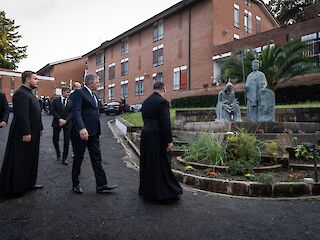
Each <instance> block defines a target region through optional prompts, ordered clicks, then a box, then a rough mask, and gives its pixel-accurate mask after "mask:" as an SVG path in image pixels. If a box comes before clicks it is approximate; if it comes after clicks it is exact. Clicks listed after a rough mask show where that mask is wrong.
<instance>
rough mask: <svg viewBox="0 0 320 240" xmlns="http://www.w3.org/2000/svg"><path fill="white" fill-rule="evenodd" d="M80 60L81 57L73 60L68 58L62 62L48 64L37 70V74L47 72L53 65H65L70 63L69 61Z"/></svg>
mask: <svg viewBox="0 0 320 240" xmlns="http://www.w3.org/2000/svg"><path fill="white" fill-rule="evenodd" d="M81 58H82V56H78V57H73V58H68V59H64V60H60V61H56V62H52V63H48V64H47V65H45V66H44V67H42V68H41V69H40V70H38V71H37V74H40V73H41V72H44V71H46V70H48V69H49V68H50V67H52V66H54V65H58V64H61V63H66V62H71V61H74V60H79V59H81Z"/></svg>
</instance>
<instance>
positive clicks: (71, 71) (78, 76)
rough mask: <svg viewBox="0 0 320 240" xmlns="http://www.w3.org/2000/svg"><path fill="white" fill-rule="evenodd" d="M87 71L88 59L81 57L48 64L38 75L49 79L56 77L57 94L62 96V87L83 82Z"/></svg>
mask: <svg viewBox="0 0 320 240" xmlns="http://www.w3.org/2000/svg"><path fill="white" fill-rule="evenodd" d="M85 69H86V59H84V58H82V57H81V56H80V57H75V58H70V59H65V60H62V61H57V62H53V63H48V64H47V65H45V66H44V67H42V68H41V69H40V70H38V71H37V74H39V75H42V76H47V77H54V79H55V82H54V89H55V93H56V94H60V91H61V85H69V86H70V87H72V85H73V82H75V81H78V82H82V81H83V76H84V73H85Z"/></svg>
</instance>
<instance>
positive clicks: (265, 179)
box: [256, 173, 276, 185]
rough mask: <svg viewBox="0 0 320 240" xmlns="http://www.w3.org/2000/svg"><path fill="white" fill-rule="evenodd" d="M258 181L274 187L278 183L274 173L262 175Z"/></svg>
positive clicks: (257, 178)
mask: <svg viewBox="0 0 320 240" xmlns="http://www.w3.org/2000/svg"><path fill="white" fill-rule="evenodd" d="M256 181H258V182H262V183H265V184H269V185H272V184H274V183H275V182H276V177H275V176H274V174H273V173H261V174H260V175H258V176H257V177H256Z"/></svg>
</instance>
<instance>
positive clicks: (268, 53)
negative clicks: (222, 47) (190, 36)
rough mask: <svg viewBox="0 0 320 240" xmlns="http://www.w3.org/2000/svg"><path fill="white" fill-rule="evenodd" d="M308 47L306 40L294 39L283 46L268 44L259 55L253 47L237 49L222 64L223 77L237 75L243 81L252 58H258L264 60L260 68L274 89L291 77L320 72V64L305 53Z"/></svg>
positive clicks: (225, 78) (248, 70)
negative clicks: (317, 64)
mask: <svg viewBox="0 0 320 240" xmlns="http://www.w3.org/2000/svg"><path fill="white" fill-rule="evenodd" d="M307 48H308V45H307V44H306V43H304V42H299V41H291V42H289V43H287V44H286V45H284V46H279V45H274V44H269V45H268V46H267V47H266V48H264V49H263V50H262V51H261V54H260V55H257V54H256V53H255V50H252V49H250V48H245V49H239V50H236V51H235V52H234V53H232V55H231V57H230V59H229V60H226V61H225V62H224V63H223V65H222V76H221V78H222V80H227V79H229V78H236V79H238V82H242V81H243V78H247V76H248V74H249V73H250V72H251V71H252V70H251V62H252V60H254V59H258V60H260V62H261V67H260V71H262V72H263V73H264V74H265V75H266V78H267V81H268V87H269V88H270V89H272V90H275V89H277V88H278V86H279V84H282V83H284V82H286V81H288V80H289V79H290V78H292V77H295V76H299V75H303V74H306V73H310V72H317V71H319V66H315V61H316V58H312V57H307V56H305V55H304V51H305V50H306V49H307ZM242 59H243V60H242ZM242 63H243V64H242ZM243 69H244V71H243ZM243 73H244V74H243ZM243 75H244V76H243Z"/></svg>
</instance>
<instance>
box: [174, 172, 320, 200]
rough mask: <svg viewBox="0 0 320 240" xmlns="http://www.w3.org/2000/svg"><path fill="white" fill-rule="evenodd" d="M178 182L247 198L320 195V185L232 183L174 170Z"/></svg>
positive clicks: (300, 183) (299, 183) (301, 183)
mask: <svg viewBox="0 0 320 240" xmlns="http://www.w3.org/2000/svg"><path fill="white" fill-rule="evenodd" d="M172 171H173V173H174V175H175V177H176V178H177V180H178V181H179V182H181V183H184V184H186V185H189V186H192V187H194V188H197V189H200V190H205V191H210V192H216V193H222V194H227V195H236V196H247V197H299V196H306V195H309V196H316V195H320V183H315V184H307V183H303V182H288V183H285V182H277V183H275V184H273V185H269V184H263V183H259V182H245V181H231V180H223V179H215V178H207V177H199V176H196V175H192V174H186V173H183V172H180V171H178V170H174V169H173V170H172Z"/></svg>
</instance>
